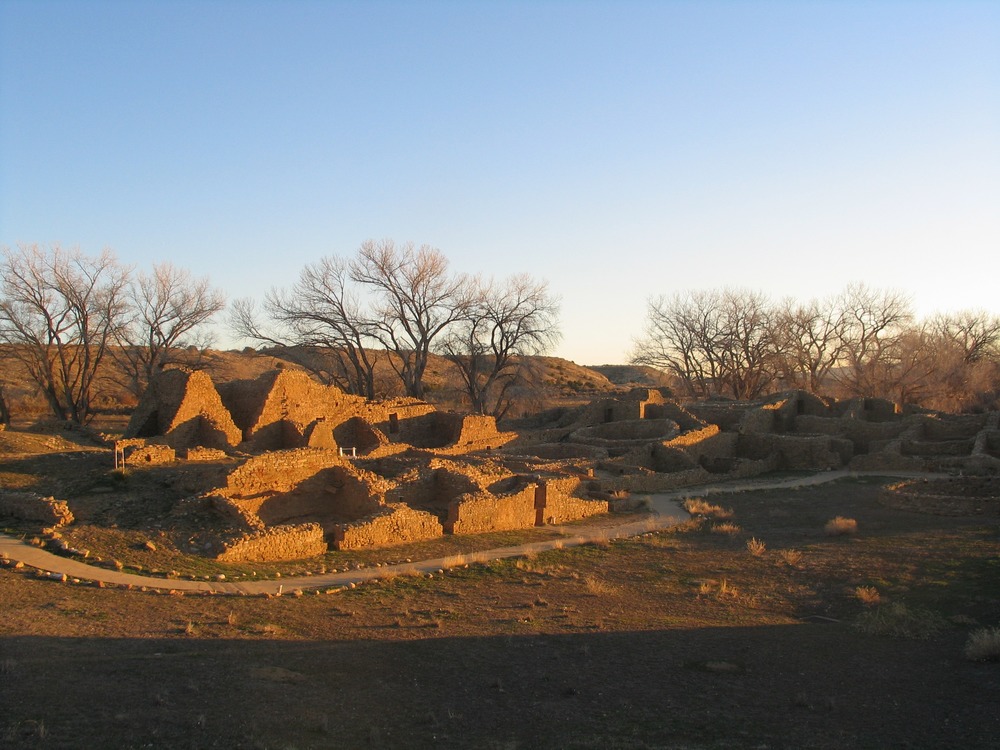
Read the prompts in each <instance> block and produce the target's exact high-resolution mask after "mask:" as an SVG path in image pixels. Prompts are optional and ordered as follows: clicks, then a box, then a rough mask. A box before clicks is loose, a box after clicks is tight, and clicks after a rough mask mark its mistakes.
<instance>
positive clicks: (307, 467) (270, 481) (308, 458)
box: [227, 448, 346, 495]
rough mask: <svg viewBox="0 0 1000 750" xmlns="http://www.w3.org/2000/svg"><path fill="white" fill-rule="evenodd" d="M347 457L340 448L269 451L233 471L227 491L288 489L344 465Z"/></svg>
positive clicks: (278, 490)
mask: <svg viewBox="0 0 1000 750" xmlns="http://www.w3.org/2000/svg"><path fill="white" fill-rule="evenodd" d="M345 461H346V459H344V458H342V457H341V456H340V455H338V453H337V451H333V450H324V449H322V448H299V449H293V450H285V451H273V452H271V453H265V454H264V455H262V456H255V457H254V458H251V459H249V460H248V461H247V462H246V463H244V464H243V465H242V466H240V467H239V468H238V469H236V470H235V471H233V472H232V473H231V474H230V475H229V477H228V479H227V490H228V492H227V494H237V493H238V494H240V495H255V494H258V493H261V492H268V493H275V492H288V491H289V490H291V489H292V488H293V487H295V485H297V484H298V483H299V482H301V481H303V480H304V479H308V478H309V477H311V476H313V475H314V474H316V473H317V472H319V471H321V470H322V469H325V468H328V467H331V466H338V465H341V464H343V463H344V462H345Z"/></svg>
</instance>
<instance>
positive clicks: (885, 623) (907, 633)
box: [854, 602, 947, 639]
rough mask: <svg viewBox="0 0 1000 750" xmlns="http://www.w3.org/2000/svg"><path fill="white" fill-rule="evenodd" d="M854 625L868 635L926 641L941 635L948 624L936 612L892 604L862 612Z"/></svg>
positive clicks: (900, 603)
mask: <svg viewBox="0 0 1000 750" xmlns="http://www.w3.org/2000/svg"><path fill="white" fill-rule="evenodd" d="M854 625H855V627H856V628H857V629H858V630H860V631H861V632H862V633H866V634H867V635H884V636H890V637H892V638H917V639H924V638H930V637H931V636H934V635H937V634H938V633H940V632H941V631H942V630H943V629H944V628H945V626H946V625H947V623H946V622H945V620H944V618H943V617H941V616H940V615H939V614H937V613H936V612H931V611H929V610H926V609H918V608H912V609H911V608H909V607H907V606H906V605H905V604H903V603H902V602H892V603H891V604H884V605H882V606H878V607H875V608H874V609H870V610H868V611H866V612H862V613H861V615H859V616H858V618H857V619H856V620H855V621H854Z"/></svg>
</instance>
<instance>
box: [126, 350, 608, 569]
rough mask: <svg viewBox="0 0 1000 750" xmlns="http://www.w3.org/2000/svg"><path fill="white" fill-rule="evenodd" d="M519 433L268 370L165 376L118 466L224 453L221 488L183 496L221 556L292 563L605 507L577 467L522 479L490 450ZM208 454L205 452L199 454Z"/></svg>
mask: <svg viewBox="0 0 1000 750" xmlns="http://www.w3.org/2000/svg"><path fill="white" fill-rule="evenodd" d="M515 437H516V435H515V434H514V433H502V432H500V431H498V430H497V426H496V420H495V419H494V418H493V417H487V416H478V415H461V414H453V413H444V412H439V411H437V410H436V409H435V408H434V407H433V406H432V405H430V404H427V403H425V402H422V401H418V400H415V399H393V400H390V401H368V400H366V399H364V398H361V397H358V396H353V395H350V394H346V393H344V392H343V391H341V390H339V389H338V388H336V387H333V386H323V385H321V384H319V383H317V382H315V381H314V380H312V379H311V378H309V376H307V375H306V374H305V373H302V372H299V371H292V370H277V371H274V372H270V373H266V374H264V375H262V376H261V377H259V378H256V379H254V380H247V381H233V382H229V383H223V384H220V385H219V386H218V387H216V386H215V384H214V383H212V381H211V378H210V377H209V376H208V374H207V373H205V372H201V371H189V370H183V369H176V370H168V371H165V372H164V373H162V375H161V376H160V377H159V378H158V379H157V380H156V381H154V383H153V384H152V385H151V386H150V388H149V389H148V390H147V392H146V394H145V395H144V397H143V399H142V400H141V401H140V403H139V405H138V407H137V408H136V410H135V412H134V413H133V416H132V419H131V420H130V422H129V425H128V427H127V429H126V431H125V434H124V436H123V439H122V440H121V441H119V442H118V445H117V446H116V451H117V452H119V453H120V454H121V457H122V460H123V461H125V462H126V464H131V465H133V466H134V465H136V464H149V463H160V462H170V461H173V460H176V457H177V456H181V457H183V458H185V459H186V460H188V461H192V460H206V459H207V460H211V459H213V458H214V459H215V460H219V459H220V458H225V459H226V460H227V461H229V462H231V463H233V464H234V466H233V468H232V469H231V470H230V471H229V473H228V476H227V478H226V484H225V485H224V486H222V487H217V488H215V489H213V490H210V491H208V492H205V493H202V494H201V495H200V496H199V497H198V498H193V499H189V500H188V501H187V502H185V503H183V504H182V505H183V507H184V508H186V509H188V510H195V509H200V510H207V509H211V510H212V511H213V512H215V513H217V514H221V515H222V516H223V517H224V518H225V519H226V520H227V521H228V524H229V526H230V527H231V529H232V530H233V533H232V534H230V535H228V536H226V537H225V538H221V537H220V538H219V539H216V540H214V541H213V542H212V543H211V547H212V549H213V551H214V553H215V554H216V555H217V556H218V557H219V558H221V559H227V560H244V559H245V560H250V559H253V560H265V559H287V558H292V557H301V556H308V555H313V554H319V553H320V552H322V551H324V550H325V549H326V545H327V544H332V545H334V546H335V547H337V548H339V549H353V548H358V547H372V546H386V545H391V544H400V543H403V542H408V541H416V540H422V539H429V538H433V537H437V536H441V535H442V534H446V533H447V534H462V533H482V532H487V531H499V530H508V529H519V528H528V527H532V526H537V525H543V524H546V523H549V524H551V523H563V522H566V521H571V520H576V519H579V518H584V517H587V516H590V515H594V514H597V513H606V512H607V511H608V502H607V500H606V499H605V498H603V497H592V496H591V495H592V494H593V483H592V482H591V481H590V480H589V477H588V476H587V474H586V473H584V474H580V473H579V472H575V470H571V471H570V473H569V474H565V472H556V473H551V472H550V473H547V474H545V475H541V474H531V475H520V474H517V473H516V472H514V471H511V470H510V469H508V468H506V467H505V466H504V465H503V463H502V462H500V461H497V460H496V459H494V458H491V456H492V455H494V454H496V452H497V451H498V450H499V449H500V448H501V447H502V446H503V445H504V444H505V443H507V442H509V441H511V440H513V439H514V438H515ZM206 451H207V452H209V454H208V456H206V455H205V452H206Z"/></svg>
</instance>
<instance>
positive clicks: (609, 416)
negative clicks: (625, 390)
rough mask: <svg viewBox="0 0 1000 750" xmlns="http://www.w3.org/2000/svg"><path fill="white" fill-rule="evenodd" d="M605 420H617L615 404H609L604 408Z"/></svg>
mask: <svg viewBox="0 0 1000 750" xmlns="http://www.w3.org/2000/svg"><path fill="white" fill-rule="evenodd" d="M604 421H605V422H614V421H615V409H614V407H613V406H609V407H608V408H607V409H605V410H604Z"/></svg>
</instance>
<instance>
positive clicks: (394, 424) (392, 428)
mask: <svg viewBox="0 0 1000 750" xmlns="http://www.w3.org/2000/svg"><path fill="white" fill-rule="evenodd" d="M397 432H399V415H398V414H396V413H395V412H393V413H392V414H390V415H389V434H390V435H395V434H396V433H397Z"/></svg>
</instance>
